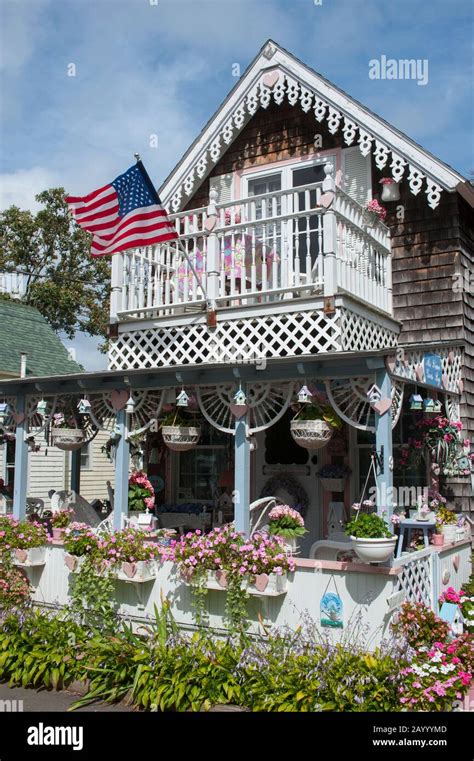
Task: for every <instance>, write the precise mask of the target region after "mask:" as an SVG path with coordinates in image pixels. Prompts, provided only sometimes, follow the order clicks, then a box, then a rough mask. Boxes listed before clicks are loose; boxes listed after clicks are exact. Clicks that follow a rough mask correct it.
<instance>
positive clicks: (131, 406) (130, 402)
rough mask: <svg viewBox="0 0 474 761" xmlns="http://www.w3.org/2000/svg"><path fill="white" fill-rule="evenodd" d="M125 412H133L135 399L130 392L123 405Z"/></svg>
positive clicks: (129, 413) (130, 413)
mask: <svg viewBox="0 0 474 761" xmlns="http://www.w3.org/2000/svg"><path fill="white" fill-rule="evenodd" d="M125 412H126V413H127V414H128V415H132V414H133V412H135V401H134V399H133V397H132V394H131V393H130V396H129V397H128V401H127V404H126V405H125Z"/></svg>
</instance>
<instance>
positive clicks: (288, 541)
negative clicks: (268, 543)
mask: <svg viewBox="0 0 474 761" xmlns="http://www.w3.org/2000/svg"><path fill="white" fill-rule="evenodd" d="M276 539H279V540H280V541H281V542H283V544H284V545H285V552H286V554H287V555H294V554H296V551H297V547H298V537H297V536H280V534H277V535H276Z"/></svg>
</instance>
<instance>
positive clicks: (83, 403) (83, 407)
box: [77, 399, 92, 415]
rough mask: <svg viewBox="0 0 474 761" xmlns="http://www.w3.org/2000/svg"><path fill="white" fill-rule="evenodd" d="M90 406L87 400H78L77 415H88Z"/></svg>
mask: <svg viewBox="0 0 474 761" xmlns="http://www.w3.org/2000/svg"><path fill="white" fill-rule="evenodd" d="M91 408H92V405H91V403H90V401H89V400H88V399H79V402H78V404H77V410H78V412H79V415H88V414H89V412H90V411H91Z"/></svg>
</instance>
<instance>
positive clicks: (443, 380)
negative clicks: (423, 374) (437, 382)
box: [441, 373, 448, 388]
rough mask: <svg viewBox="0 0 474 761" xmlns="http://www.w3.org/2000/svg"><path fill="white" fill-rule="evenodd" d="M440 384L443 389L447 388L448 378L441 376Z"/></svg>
mask: <svg viewBox="0 0 474 761" xmlns="http://www.w3.org/2000/svg"><path fill="white" fill-rule="evenodd" d="M441 383H442V384H443V388H448V376H447V375H446V373H445V374H444V375H443V376H442V378H441Z"/></svg>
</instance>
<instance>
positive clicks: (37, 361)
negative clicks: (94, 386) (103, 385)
mask: <svg viewBox="0 0 474 761" xmlns="http://www.w3.org/2000/svg"><path fill="white" fill-rule="evenodd" d="M22 351H25V352H26V353H27V354H28V358H27V360H26V375H27V376H28V375H66V374H68V373H78V372H81V371H83V369H84V368H83V367H82V365H80V364H78V363H77V362H74V361H73V360H72V359H70V358H69V354H68V352H67V349H66V347H65V346H63V344H62V343H61V340H60V339H59V337H58V336H57V335H56V333H55V332H54V330H53V329H52V328H51V327H50V325H48V323H47V322H46V320H45V318H44V317H43V316H42V315H41V314H40V313H39V312H38V310H37V309H36V307H31V306H28V305H27V304H22V303H21V302H20V301H13V300H9V299H0V374H1V373H15V374H16V375H18V376H19V375H20V354H21V352H22Z"/></svg>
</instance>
